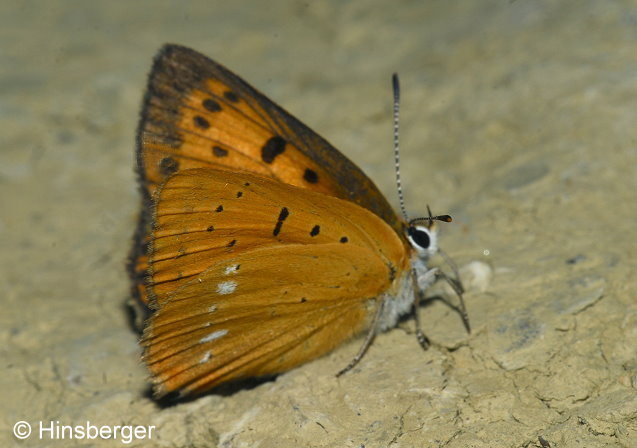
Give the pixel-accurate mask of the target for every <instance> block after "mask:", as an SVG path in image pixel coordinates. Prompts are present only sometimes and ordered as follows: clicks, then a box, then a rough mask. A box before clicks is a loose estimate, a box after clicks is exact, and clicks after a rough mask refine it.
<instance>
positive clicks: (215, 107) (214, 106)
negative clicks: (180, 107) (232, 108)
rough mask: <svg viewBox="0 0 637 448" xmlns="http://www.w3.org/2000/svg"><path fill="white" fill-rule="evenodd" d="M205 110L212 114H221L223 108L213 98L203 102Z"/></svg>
mask: <svg viewBox="0 0 637 448" xmlns="http://www.w3.org/2000/svg"><path fill="white" fill-rule="evenodd" d="M202 105H203V107H204V109H206V110H207V111H210V112H219V111H220V110H221V106H220V105H219V103H217V102H216V101H215V100H213V99H211V98H207V99H205V100H203V103H202Z"/></svg>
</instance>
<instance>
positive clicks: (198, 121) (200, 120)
mask: <svg viewBox="0 0 637 448" xmlns="http://www.w3.org/2000/svg"><path fill="white" fill-rule="evenodd" d="M194 121H195V126H197V127H198V128H199V129H208V128H209V127H210V122H209V121H208V120H206V119H205V118H204V117H202V116H201V115H196V116H195V118H194Z"/></svg>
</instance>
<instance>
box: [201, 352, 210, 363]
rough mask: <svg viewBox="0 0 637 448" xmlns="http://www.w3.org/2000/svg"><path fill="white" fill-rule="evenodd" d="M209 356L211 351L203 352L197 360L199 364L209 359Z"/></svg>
mask: <svg viewBox="0 0 637 448" xmlns="http://www.w3.org/2000/svg"><path fill="white" fill-rule="evenodd" d="M210 358H212V352H211V351H210V350H208V351H207V352H206V353H204V355H203V356H202V357H201V359H200V360H199V364H203V363H204V362H208V361H210Z"/></svg>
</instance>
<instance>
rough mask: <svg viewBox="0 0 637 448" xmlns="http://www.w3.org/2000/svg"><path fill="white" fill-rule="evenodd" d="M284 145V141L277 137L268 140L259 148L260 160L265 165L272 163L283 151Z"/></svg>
mask: <svg viewBox="0 0 637 448" xmlns="http://www.w3.org/2000/svg"><path fill="white" fill-rule="evenodd" d="M285 143H286V142H285V140H284V139H283V138H282V137H279V136H278V135H276V136H274V137H272V138H270V139H269V140H268V141H267V142H265V145H263V148H261V160H263V161H264V162H265V163H272V162H274V159H276V157H277V156H278V155H279V154H282V153H283V152H284V151H285Z"/></svg>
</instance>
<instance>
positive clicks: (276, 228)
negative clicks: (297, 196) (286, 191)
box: [272, 207, 290, 236]
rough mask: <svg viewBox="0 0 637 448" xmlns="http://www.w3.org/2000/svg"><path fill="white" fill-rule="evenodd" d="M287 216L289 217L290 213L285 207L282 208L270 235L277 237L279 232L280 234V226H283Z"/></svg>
mask: <svg viewBox="0 0 637 448" xmlns="http://www.w3.org/2000/svg"><path fill="white" fill-rule="evenodd" d="M289 215H290V212H289V211H288V209H287V207H283V208H282V209H281V213H279V218H278V219H277V221H276V224H275V226H274V230H273V231H272V235H274V236H277V235H278V234H279V232H281V226H282V225H283V221H285V220H286V219H287V217H288V216H289Z"/></svg>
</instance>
